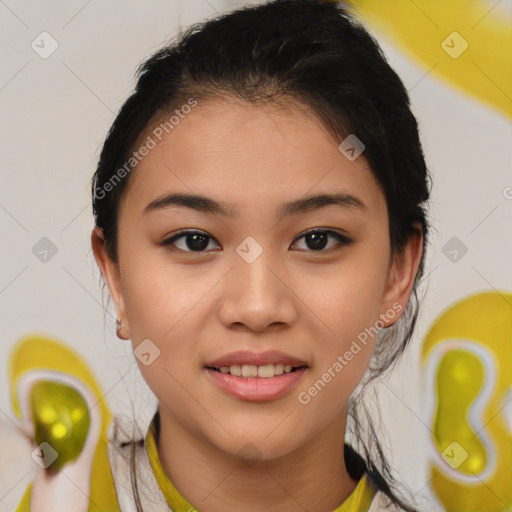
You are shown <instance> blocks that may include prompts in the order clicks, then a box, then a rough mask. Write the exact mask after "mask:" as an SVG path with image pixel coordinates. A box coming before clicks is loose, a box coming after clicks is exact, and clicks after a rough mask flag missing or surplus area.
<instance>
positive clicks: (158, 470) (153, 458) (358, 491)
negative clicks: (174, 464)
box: [146, 425, 374, 512]
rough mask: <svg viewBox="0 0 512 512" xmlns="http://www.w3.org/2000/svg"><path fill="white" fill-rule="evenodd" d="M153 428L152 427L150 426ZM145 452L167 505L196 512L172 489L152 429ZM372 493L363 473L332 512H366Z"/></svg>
mask: <svg viewBox="0 0 512 512" xmlns="http://www.w3.org/2000/svg"><path fill="white" fill-rule="evenodd" d="M152 426H153V425H152ZM146 450H147V453H148V456H149V460H150V462H151V467H152V468H153V473H154V475H155V478H156V481H157V482H158V486H159V487H160V490H161V491H162V494H163V495H164V496H165V500H166V501H167V504H168V505H169V506H170V507H171V508H172V510H176V511H189V510H190V512H195V511H197V509H196V508H194V506H193V505H191V504H190V503H189V502H188V501H187V500H186V499H185V498H184V497H183V496H182V495H181V494H180V493H179V491H178V490H177V489H176V487H174V485H173V484H172V482H171V480H170V479H169V477H168V476H167V473H166V472H165V470H164V468H163V467H162V463H161V462H160V458H159V456H158V449H157V446H156V441H155V436H154V431H153V428H149V429H148V433H147V436H146ZM373 495H374V491H373V488H372V485H371V483H370V482H369V480H368V477H367V474H366V473H364V474H363V476H362V477H361V479H360V480H359V482H358V484H357V486H356V488H355V489H354V490H353V491H352V493H351V494H350V496H349V497H348V498H347V499H346V500H345V501H344V502H343V503H342V504H341V505H339V506H338V507H337V508H335V509H334V510H333V512H367V510H368V509H369V507H370V503H371V501H372V499H373Z"/></svg>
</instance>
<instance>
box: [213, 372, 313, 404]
mask: <svg viewBox="0 0 512 512" xmlns="http://www.w3.org/2000/svg"><path fill="white" fill-rule="evenodd" d="M307 369H308V368H307V367H302V368H300V369H297V370H295V371H293V372H290V373H283V374H282V375H276V376H275V377H269V378H264V377H236V376H235V375H230V374H229V373H221V372H218V371H215V370H211V369H210V368H205V371H206V373H207V374H208V375H209V376H210V377H211V378H212V379H213V382H214V383H215V384H216V385H217V386H219V387H220V389H222V390H223V391H224V392H226V393H228V394H230V395H232V396H234V397H236V398H240V399H241V400H246V401H248V402H265V401H267V400H275V399H276V398H279V397H281V396H283V395H284V394H285V393H287V392H288V391H290V390H291V389H293V388H294V387H295V386H296V385H297V384H298V383H299V381H300V379H301V378H302V376H303V375H304V374H305V373H306V371H307Z"/></svg>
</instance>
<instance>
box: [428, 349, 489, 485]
mask: <svg viewBox="0 0 512 512" xmlns="http://www.w3.org/2000/svg"><path fill="white" fill-rule="evenodd" d="M483 382H484V367H483V365H482V362H481V361H480V359H479V358H478V357H477V356H476V355H475V354H473V353H471V352H469V351H467V350H450V351H449V352H447V353H446V354H445V355H444V356H443V357H442V359H441V361H440V362H439V366H438V369H437V379H436V389H437V404H438V405H437V411H436V417H435V419H434V429H433V430H434V441H435V443H436V446H437V447H438V449H439V451H440V452H441V451H442V450H443V449H444V448H445V446H447V445H449V444H450V443H451V442H453V441H456V442H457V443H458V444H459V445H460V446H461V447H462V448H463V449H464V450H465V451H466V452H467V456H466V457H465V458H464V461H463V462H462V463H461V464H460V465H457V466H456V468H457V469H458V470H459V471H461V472H463V473H466V474H468V475H472V474H475V473H481V472H482V471H483V470H484V469H485V466H486V464H487V456H486V454H485V448H484V446H483V444H482V443H481V441H480V439H479V437H478V435H477V432H475V430H474V429H473V427H472V426H471V425H470V423H469V419H468V414H469V410H470V407H471V405H472V404H473V402H474V400H475V399H476V397H477V396H478V394H479V393H480V390H481V388H482V385H483ZM454 457H456V455H454ZM443 458H444V459H445V460H446V461H447V462H448V463H449V464H450V465H451V466H452V467H454V466H453V464H451V462H450V461H449V460H447V459H448V458H449V455H447V456H445V457H443ZM454 460H456V459H454Z"/></svg>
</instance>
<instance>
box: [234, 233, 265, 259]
mask: <svg viewBox="0 0 512 512" xmlns="http://www.w3.org/2000/svg"><path fill="white" fill-rule="evenodd" d="M236 252H237V254H238V255H239V256H240V257H241V258H242V259H243V260H244V261H245V262H246V263H253V262H254V261H256V259H257V258H258V257H259V255H260V254H261V253H262V252H263V247H262V246H261V245H260V244H259V243H258V242H257V241H256V240H255V239H254V238H253V237H252V236H248V237H247V238H245V239H244V240H243V242H242V243H240V244H239V245H238V246H237V248H236Z"/></svg>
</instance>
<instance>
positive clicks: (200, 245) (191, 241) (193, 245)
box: [161, 230, 213, 252]
mask: <svg viewBox="0 0 512 512" xmlns="http://www.w3.org/2000/svg"><path fill="white" fill-rule="evenodd" d="M210 240H213V238H212V237H211V236H210V235H207V234H206V233H204V232H203V231H191V230H189V231H181V232H180V233H178V234H176V235H174V236H172V237H171V238H168V239H167V240H164V241H163V242H162V244H161V245H164V246H171V245H172V246H174V247H175V248H177V249H178V250H181V251H185V252H203V251H204V250H205V249H206V248H207V247H208V244H209V243H210ZM176 242H179V243H180V244H181V247H180V246H178V245H177V244H176Z"/></svg>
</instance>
